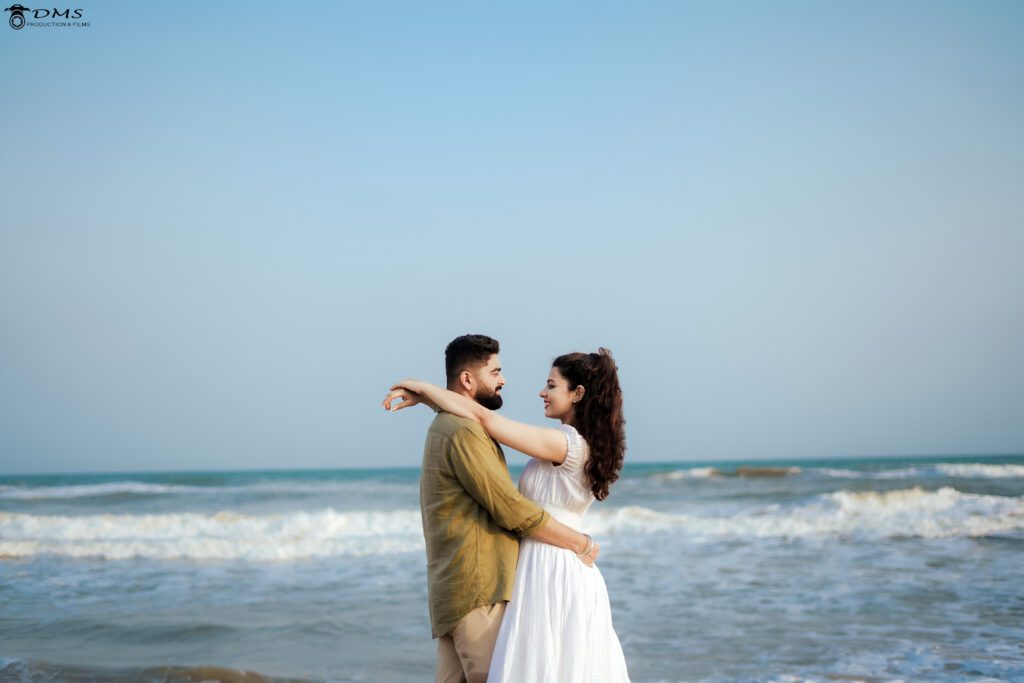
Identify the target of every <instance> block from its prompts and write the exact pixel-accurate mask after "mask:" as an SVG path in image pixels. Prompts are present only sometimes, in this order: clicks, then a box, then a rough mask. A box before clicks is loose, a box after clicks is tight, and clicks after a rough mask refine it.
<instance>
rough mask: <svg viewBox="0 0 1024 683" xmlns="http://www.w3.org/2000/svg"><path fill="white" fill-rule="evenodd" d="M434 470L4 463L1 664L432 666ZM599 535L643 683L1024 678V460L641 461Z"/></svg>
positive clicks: (150, 668) (104, 670) (331, 671)
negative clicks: (429, 579)
mask: <svg viewBox="0 0 1024 683" xmlns="http://www.w3.org/2000/svg"><path fill="white" fill-rule="evenodd" d="M519 471H521V467H514V468H513V475H514V476H518V473H519ZM417 486H418V470H417V469H377V470H372V469H366V470H331V471H267V472H251V471H247V472H166V473H145V474H125V473H119V474H74V475H71V474H69V475H47V476H41V475H40V476H6V477H0V680H3V681H8V680H10V681H19V680H23V681H33V682H35V681H74V682H78V681H138V680H148V681H200V680H224V681H228V680H234V681H264V680H303V681H339V682H340V681H398V682H403V681H428V680H433V666H434V661H435V655H434V653H435V644H434V642H433V641H432V640H431V638H430V628H429V622H428V619H427V603H426V599H427V596H426V572H425V561H424V554H423V538H422V531H421V525H420V516H419V508H418V502H417V500H418V489H417ZM585 530H587V531H589V532H590V533H592V534H593V535H594V536H595V538H597V539H598V540H599V541H600V542H601V544H602V551H601V557H600V561H599V565H600V567H601V570H602V572H603V573H604V576H605V580H606V582H607V584H608V591H609V594H610V596H611V601H612V614H613V618H614V622H615V627H616V631H617V632H618V634H619V637H620V639H621V641H622V646H623V649H624V651H625V654H626V659H627V662H628V665H629V670H630V675H631V677H632V680H633V681H635V682H638V683H654V682H656V681H666V682H667V681H673V682H675V681H706V682H718V681H750V682H768V681H779V682H783V681H785V682H796V681H822V682H830V681H972V682H977V681H1024V456H999V457H996V456H991V457H984V456H979V457H957V458H951V457H942V458H902V459H900V458H888V459H851V460H820V461H808V460H802V461H797V460H794V461H776V462H771V463H763V462H757V463H749V462H748V463H676V464H672V463H658V464H630V465H627V467H626V468H625V470H624V473H623V476H622V478H621V479H620V480H619V481H618V482H617V483H616V484H615V485H614V487H613V488H612V493H611V497H610V498H609V500H608V501H606V502H604V503H597V504H595V505H594V507H593V508H592V511H591V512H590V514H589V515H588V518H587V520H586V529H585Z"/></svg>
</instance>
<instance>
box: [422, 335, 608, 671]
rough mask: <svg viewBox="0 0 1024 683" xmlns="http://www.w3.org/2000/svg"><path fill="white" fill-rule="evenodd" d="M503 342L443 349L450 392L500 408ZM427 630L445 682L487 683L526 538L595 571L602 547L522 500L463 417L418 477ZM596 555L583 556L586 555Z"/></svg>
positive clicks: (481, 435) (444, 431)
mask: <svg viewBox="0 0 1024 683" xmlns="http://www.w3.org/2000/svg"><path fill="white" fill-rule="evenodd" d="M498 351H499V346H498V342H497V341H496V340H494V339H492V338H490V337H487V336H484V335H479V334H468V335H463V336H461V337H458V338H456V339H454V340H453V341H452V342H451V343H450V344H449V345H448V348H446V349H445V373H446V375H447V380H448V389H450V390H451V391H454V392H456V393H459V394H462V395H464V396H468V397H469V398H472V399H473V400H475V401H476V402H477V403H479V404H481V405H483V406H484V407H486V408H490V409H492V410H497V409H498V408H500V407H501V404H502V397H501V389H502V387H503V386H504V385H505V378H504V377H502V375H501V361H500V359H499V357H498ZM420 511H421V513H422V516H423V537H424V539H425V540H426V547H427V582H428V585H427V588H428V593H429V602H430V622H431V629H432V631H433V636H434V637H435V638H437V641H438V642H437V681H438V682H439V683H456V682H459V683H478V682H479V683H484V681H486V680H487V672H488V669H489V668H490V662H491V654H492V653H493V651H494V643H495V640H496V639H497V637H498V629H499V628H500V626H501V619H502V616H503V615H504V613H505V605H506V603H507V602H508V601H509V600H510V599H511V597H512V585H513V582H514V580H515V573H516V562H517V560H518V556H519V538H520V537H527V536H529V537H530V538H533V539H535V540H539V541H542V542H544V543H550V544H552V545H556V546H558V547H561V548H569V549H571V550H573V551H574V552H575V553H577V554H578V555H580V557H581V560H582V561H584V562H586V563H587V564H592V563H593V560H594V559H596V557H597V553H598V549H597V548H596V547H594V545H593V544H592V543H590V544H588V541H589V539H588V538H587V537H586V536H585V535H584V534H581V533H580V532H578V531H575V530H573V529H570V528H569V527H567V526H565V525H563V524H561V523H560V522H558V520H556V519H554V518H552V517H550V516H549V515H548V514H547V513H546V512H545V511H544V509H543V508H541V507H540V506H539V505H537V504H536V503H534V502H532V501H530V500H528V499H526V498H524V497H523V496H522V495H521V494H520V493H519V491H518V490H517V489H516V487H515V485H514V484H513V483H512V478H511V476H510V475H509V471H508V466H507V465H506V463H505V456H504V453H502V450H501V447H500V446H498V444H497V443H496V442H495V441H493V440H492V439H491V438H490V437H489V436H488V435H487V432H486V431H484V429H483V428H482V427H481V426H480V425H479V424H477V423H476V422H474V421H473V420H468V419H466V418H462V417H457V416H455V415H452V414H451V413H445V412H439V413H438V415H437V417H435V418H434V421H433V423H432V424H431V425H430V429H429V430H428V432H427V440H426V444H425V446H424V449H423V467H422V472H421V474H420ZM588 547H591V548H593V550H591V551H590V553H589V554H587V555H583V553H585V552H586V551H587V548H588Z"/></svg>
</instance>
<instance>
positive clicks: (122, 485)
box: [0, 481, 200, 500]
mask: <svg viewBox="0 0 1024 683" xmlns="http://www.w3.org/2000/svg"><path fill="white" fill-rule="evenodd" d="M193 490H200V489H197V488H196V487H191V486H174V485H170V484H146V483H143V482H141V481H112V482H107V483H103V484H75V485H71V486H6V487H4V488H3V489H2V490H0V498H3V499H7V500H40V499H52V498H89V497H94V496H114V495H120V494H131V493H134V494H140V495H147V494H163V493H180V492H188V491H193Z"/></svg>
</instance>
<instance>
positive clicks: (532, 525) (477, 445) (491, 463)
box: [449, 429, 548, 537]
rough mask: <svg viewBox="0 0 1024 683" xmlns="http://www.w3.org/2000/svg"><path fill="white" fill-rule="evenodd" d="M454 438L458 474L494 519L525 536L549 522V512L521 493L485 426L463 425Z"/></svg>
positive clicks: (453, 457)
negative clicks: (476, 428) (485, 430)
mask: <svg viewBox="0 0 1024 683" xmlns="http://www.w3.org/2000/svg"><path fill="white" fill-rule="evenodd" d="M451 440H452V441H451V450H450V451H449V453H450V457H451V464H452V470H453V471H454V473H455V476H456V477H457V478H458V480H459V482H460V483H461V484H462V486H463V487H465V489H466V491H467V492H468V493H469V495H470V496H472V497H473V499H474V500H476V502H478V503H479V504H480V506H481V507H483V508H484V509H485V510H487V512H489V513H490V515H491V517H492V518H493V519H494V521H495V522H497V523H498V524H499V525H500V526H502V527H504V528H505V529H508V530H509V531H512V532H514V533H516V534H518V535H520V536H523V537H526V536H531V535H533V534H535V533H537V532H538V531H539V530H540V529H541V527H543V526H544V525H545V524H547V521H548V513H547V512H545V511H544V508H542V507H541V506H539V505H537V504H536V503H534V502H533V501H531V500H529V499H527V498H525V497H524V496H523V495H522V494H521V493H519V491H518V490H517V489H516V487H515V486H514V485H513V484H512V480H511V479H510V478H509V476H508V470H507V469H505V465H504V463H502V462H501V461H500V460H499V459H498V458H497V457H496V456H495V453H494V445H493V444H492V443H490V439H489V438H488V437H487V436H485V435H484V433H483V430H482V429H481V430H479V431H477V430H471V429H460V430H459V431H458V432H456V433H455V434H453V435H452V437H451Z"/></svg>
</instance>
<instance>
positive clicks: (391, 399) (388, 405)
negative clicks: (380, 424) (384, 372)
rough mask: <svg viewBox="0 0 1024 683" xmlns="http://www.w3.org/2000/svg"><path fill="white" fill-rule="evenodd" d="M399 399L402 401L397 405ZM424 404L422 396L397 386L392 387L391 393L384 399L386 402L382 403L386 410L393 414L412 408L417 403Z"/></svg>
mask: <svg viewBox="0 0 1024 683" xmlns="http://www.w3.org/2000/svg"><path fill="white" fill-rule="evenodd" d="M398 399H401V401H400V402H399V403H395V401H396V400H398ZM422 402H423V397H422V396H420V395H419V394H417V393H415V392H413V391H409V390H408V389H405V388H403V387H402V386H401V385H398V384H396V385H395V386H394V387H392V389H391V391H389V392H388V395H387V396H385V397H384V400H383V401H381V405H382V406H384V410H386V411H388V412H391V413H393V412H395V411H396V410H401V409H402V408H411V407H412V406H414V405H416V404H417V403H422Z"/></svg>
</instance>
